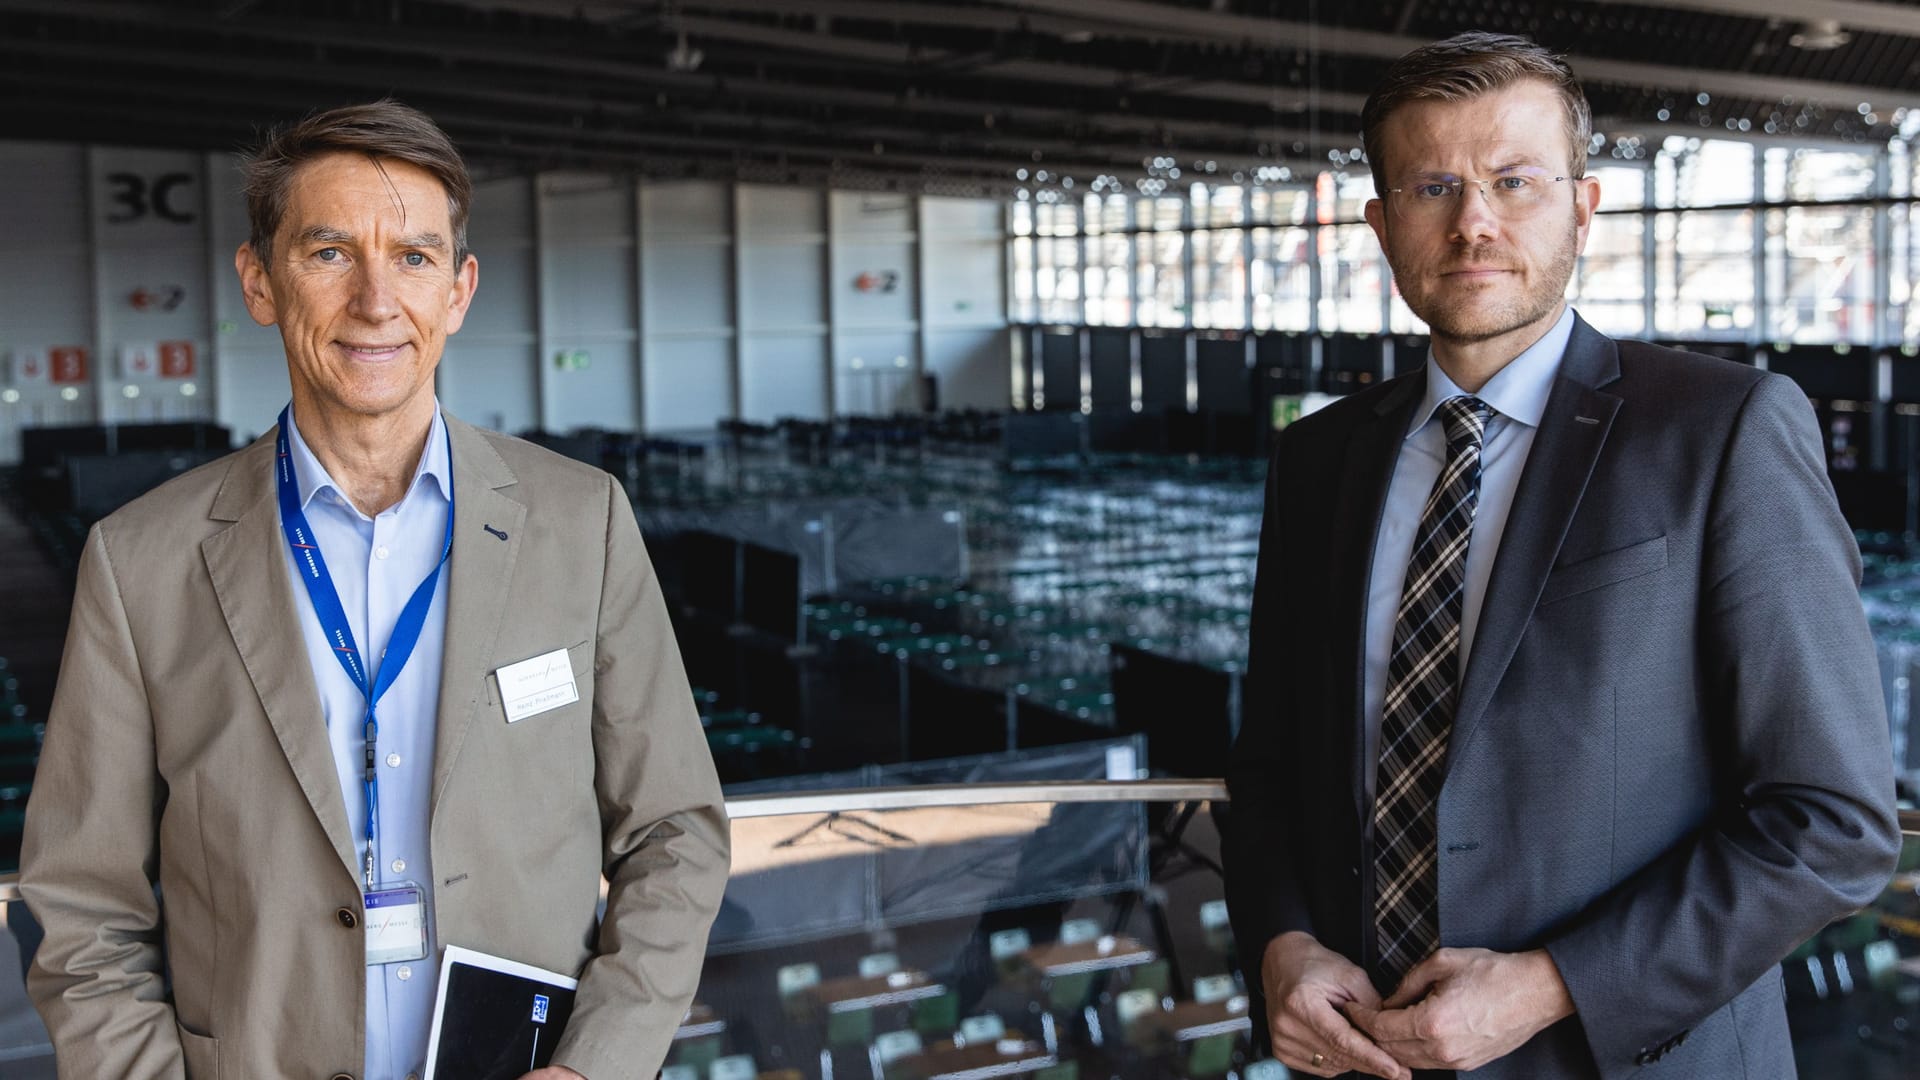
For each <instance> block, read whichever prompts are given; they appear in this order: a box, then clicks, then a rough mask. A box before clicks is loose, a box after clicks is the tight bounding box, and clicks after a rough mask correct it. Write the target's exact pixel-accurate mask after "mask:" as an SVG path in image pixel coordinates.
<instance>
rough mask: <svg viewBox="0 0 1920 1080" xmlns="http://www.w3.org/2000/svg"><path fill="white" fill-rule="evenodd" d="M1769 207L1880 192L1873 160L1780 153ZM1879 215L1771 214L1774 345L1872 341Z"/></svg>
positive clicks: (1771, 162)
mask: <svg viewBox="0 0 1920 1080" xmlns="http://www.w3.org/2000/svg"><path fill="white" fill-rule="evenodd" d="M1766 186H1767V198H1768V200H1769V201H1799V200H1812V199H1820V200H1839V199H1861V198H1867V197H1869V196H1871V195H1873V194H1874V190H1873V189H1874V156H1873V155H1872V154H1870V153H1851V152H1846V151H1833V150H1808V149H1789V148H1786V147H1775V148H1772V149H1769V150H1768V151H1767V156H1766ZM1874 214H1875V209H1874V207H1872V206H1795V207H1789V208H1787V209H1785V210H1772V211H1768V213H1767V253H1766V273H1767V298H1768V306H1769V311H1770V316H1771V317H1770V318H1769V319H1768V323H1769V326H1768V328H1767V333H1766V334H1765V335H1763V336H1764V337H1766V338H1767V339H1768V340H1771V341H1812V342H1843V341H1844V342H1871V341H1873V340H1874V338H1875V337H1876V336H1877V331H1878V329H1879V328H1878V326H1876V325H1875V319H1876V317H1877V315H1878V312H1876V311H1875V310H1874V299H1873V291H1874V284H1875V280H1874V279H1875V275H1876V273H1877V268H1876V265H1875V262H1874V236H1873V224H1874Z"/></svg>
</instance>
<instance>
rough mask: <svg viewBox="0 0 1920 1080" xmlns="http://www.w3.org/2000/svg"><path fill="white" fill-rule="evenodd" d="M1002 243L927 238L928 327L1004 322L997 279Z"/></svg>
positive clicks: (1001, 263) (1003, 252)
mask: <svg viewBox="0 0 1920 1080" xmlns="http://www.w3.org/2000/svg"><path fill="white" fill-rule="evenodd" d="M1006 250H1007V249H1006V246H1005V244H1003V243H1002V242H1001V241H1000V240H998V239H995V238H991V237H987V238H976V237H970V238H955V237H943V236H940V235H938V234H929V236H928V238H927V259H926V265H927V281H926V294H925V304H926V318H927V324H928V325H929V326H930V327H940V326H980V325H983V324H993V325H1002V326H1004V325H1005V324H1006V321H1007V314H1006V300H1005V293H1004V291H1003V290H1002V288H1001V278H1002V276H1003V275H1004V274H1005V272H1006Z"/></svg>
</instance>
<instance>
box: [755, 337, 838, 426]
mask: <svg viewBox="0 0 1920 1080" xmlns="http://www.w3.org/2000/svg"><path fill="white" fill-rule="evenodd" d="M740 363H741V369H740V381H741V386H740V412H741V418H742V419H745V420H753V421H756V422H758V423H763V424H764V423H769V422H771V421H773V420H777V419H780V418H781V417H787V416H797V417H800V418H802V419H806V420H824V419H826V416H827V380H826V371H827V344H826V338H825V335H822V334H810V335H809V334H795V335H783V334H767V335H754V336H750V337H748V338H747V339H746V340H745V341H744V342H743V343H742V345H741V357H740Z"/></svg>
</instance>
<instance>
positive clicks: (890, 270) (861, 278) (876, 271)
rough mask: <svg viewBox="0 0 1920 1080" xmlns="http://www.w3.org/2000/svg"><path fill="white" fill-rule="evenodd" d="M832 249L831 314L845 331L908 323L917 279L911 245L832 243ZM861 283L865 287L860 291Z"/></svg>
mask: <svg viewBox="0 0 1920 1080" xmlns="http://www.w3.org/2000/svg"><path fill="white" fill-rule="evenodd" d="M836 245H837V248H838V250H837V251H836V253H835V255H834V269H835V273H836V276H837V280H836V281H834V283H833V289H834V294H835V295H834V305H835V306H834V312H835V315H836V316H837V317H838V319H839V321H840V323H841V324H842V325H844V326H847V327H860V326H900V325H904V324H908V323H911V322H912V321H913V317H914V316H913V290H914V287H915V279H916V278H917V277H918V273H917V271H916V270H915V267H914V253H913V245H912V244H911V243H899V242H891V241H890V242H883V243H847V242H845V241H844V240H840V241H836ZM889 281H890V282H891V284H890V285H889V284H888V282H889ZM863 283H864V284H866V285H867V286H868V287H867V288H865V289H862V288H861V285H862V284H863Z"/></svg>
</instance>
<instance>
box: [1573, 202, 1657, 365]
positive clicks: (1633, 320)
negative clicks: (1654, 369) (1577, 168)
mask: <svg viewBox="0 0 1920 1080" xmlns="http://www.w3.org/2000/svg"><path fill="white" fill-rule="evenodd" d="M1587 175H1588V176H1591V177H1593V178H1594V179H1595V180H1598V181H1599V182H1600V213H1598V214H1596V215H1594V219H1593V227H1592V228H1591V229H1590V230H1589V231H1588V233H1587V248H1586V252H1585V254H1583V255H1582V256H1581V258H1580V263H1579V265H1578V266H1577V267H1575V268H1574V272H1573V280H1572V281H1571V282H1569V283H1568V285H1567V298H1568V299H1569V300H1571V301H1573V303H1574V306H1576V307H1578V308H1579V309H1580V316H1581V318H1584V319H1586V320H1587V321H1588V322H1590V323H1592V324H1593V325H1594V327H1595V328H1596V329H1598V330H1600V331H1602V332H1603V333H1608V334H1617V335H1621V336H1634V337H1639V336H1644V335H1645V334H1646V332H1647V309H1646V297H1647V277H1646V266H1647V259H1646V253H1645V243H1646V235H1647V219H1646V217H1645V216H1644V215H1642V214H1637V213H1625V212H1622V211H1629V210H1639V209H1641V208H1643V207H1645V206H1646V204H1647V172H1646V170H1645V169H1641V168H1635V167H1632V166H1596V167H1593V168H1589V169H1588V170H1587Z"/></svg>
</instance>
